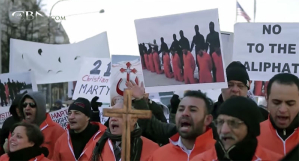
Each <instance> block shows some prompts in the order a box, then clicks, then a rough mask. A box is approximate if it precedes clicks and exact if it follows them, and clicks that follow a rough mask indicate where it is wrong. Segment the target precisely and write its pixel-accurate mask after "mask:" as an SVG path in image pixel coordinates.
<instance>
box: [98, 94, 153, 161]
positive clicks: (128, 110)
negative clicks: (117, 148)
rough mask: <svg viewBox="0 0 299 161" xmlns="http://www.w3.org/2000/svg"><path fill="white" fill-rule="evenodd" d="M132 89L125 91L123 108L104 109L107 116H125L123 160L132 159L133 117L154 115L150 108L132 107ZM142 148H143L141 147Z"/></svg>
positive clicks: (144, 117)
mask: <svg viewBox="0 0 299 161" xmlns="http://www.w3.org/2000/svg"><path fill="white" fill-rule="evenodd" d="M131 92H132V91H131V90H128V89H125V91H124V106H123V108H121V109H107V108H104V109H103V115H104V116H106V117H119V118H123V122H122V124H123V129H122V138H121V140H122V144H121V161H130V160H131V159H130V155H131V129H130V120H131V118H136V119H139V118H140V119H147V118H151V117H152V111H150V110H134V109H132V94H131ZM140 150H142V149H140Z"/></svg>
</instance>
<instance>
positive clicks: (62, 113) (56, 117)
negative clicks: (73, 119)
mask: <svg viewBox="0 0 299 161" xmlns="http://www.w3.org/2000/svg"><path fill="white" fill-rule="evenodd" d="M49 114H50V116H51V119H52V120H53V121H54V122H56V123H58V124H59V125H60V126H61V127H63V128H64V129H66V127H67V124H68V118H67V116H68V115H67V114H68V108H62V109H60V110H57V111H53V112H50V113H49Z"/></svg>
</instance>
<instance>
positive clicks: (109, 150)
mask: <svg viewBox="0 0 299 161" xmlns="http://www.w3.org/2000/svg"><path fill="white" fill-rule="evenodd" d="M141 139H142V151H141V157H140V161H147V160H148V158H149V157H150V155H151V154H152V153H153V152H154V151H155V150H157V149H159V145H158V144H156V143H154V142H153V141H151V140H149V139H147V138H145V137H142V136H141ZM101 155H102V159H103V160H102V159H101V158H100V159H99V160H100V161H112V160H115V156H114V152H113V145H112V142H111V141H110V139H108V140H107V142H106V143H105V146H104V149H103V151H102V154H101Z"/></svg>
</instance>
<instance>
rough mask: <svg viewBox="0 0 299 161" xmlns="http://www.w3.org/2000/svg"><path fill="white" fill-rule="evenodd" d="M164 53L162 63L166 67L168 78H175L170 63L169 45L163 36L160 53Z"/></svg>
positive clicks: (165, 71)
mask: <svg viewBox="0 0 299 161" xmlns="http://www.w3.org/2000/svg"><path fill="white" fill-rule="evenodd" d="M160 53H162V64H163V67H164V73H165V76H166V77H167V78H173V73H172V71H171V65H170V56H169V52H168V46H167V44H166V43H165V42H164V38H163V37H161V48H160V51H159V54H160Z"/></svg>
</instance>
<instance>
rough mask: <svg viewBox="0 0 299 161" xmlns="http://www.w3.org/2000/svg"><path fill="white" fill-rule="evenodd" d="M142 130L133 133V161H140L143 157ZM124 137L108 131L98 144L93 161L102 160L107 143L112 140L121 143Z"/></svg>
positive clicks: (137, 129) (135, 130)
mask: <svg viewBox="0 0 299 161" xmlns="http://www.w3.org/2000/svg"><path fill="white" fill-rule="evenodd" d="M141 134H142V130H141V128H139V126H138V125H137V127H136V128H135V129H134V130H133V131H132V132H131V155H130V156H131V159H130V160H131V161H139V160H140V157H141V151H142V139H141ZM121 138H122V135H113V134H111V132H110V129H109V128H108V129H106V131H105V133H104V134H103V136H102V137H101V138H100V140H99V141H98V142H97V143H96V146H95V148H94V151H93V154H92V157H91V161H99V158H101V160H103V158H102V151H103V149H104V146H105V143H106V142H107V141H108V139H110V140H111V141H112V142H116V141H120V142H121Z"/></svg>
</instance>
